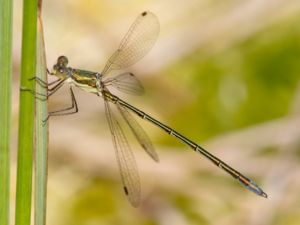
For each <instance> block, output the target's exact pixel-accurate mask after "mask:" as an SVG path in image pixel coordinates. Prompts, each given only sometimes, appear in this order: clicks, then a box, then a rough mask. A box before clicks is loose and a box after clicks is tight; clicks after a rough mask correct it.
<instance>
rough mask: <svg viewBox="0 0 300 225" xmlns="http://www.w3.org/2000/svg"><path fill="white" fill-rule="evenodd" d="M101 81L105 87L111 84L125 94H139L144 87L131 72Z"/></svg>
mask: <svg viewBox="0 0 300 225" xmlns="http://www.w3.org/2000/svg"><path fill="white" fill-rule="evenodd" d="M103 83H104V85H105V86H106V87H107V86H110V85H111V86H112V87H114V88H116V89H118V90H119V91H122V92H124V93H127V94H133V95H141V94H143V93H144V87H143V86H142V84H141V82H140V81H139V80H138V79H137V78H136V76H134V75H133V74H132V73H122V74H119V75H117V76H115V77H112V78H108V79H106V80H105V81H103Z"/></svg>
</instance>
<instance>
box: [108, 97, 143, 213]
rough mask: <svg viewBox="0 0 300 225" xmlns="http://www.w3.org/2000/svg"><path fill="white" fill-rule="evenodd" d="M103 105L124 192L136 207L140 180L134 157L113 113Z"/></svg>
mask: <svg viewBox="0 0 300 225" xmlns="http://www.w3.org/2000/svg"><path fill="white" fill-rule="evenodd" d="M104 103H105V115H106V118H107V121H108V124H109V128H110V131H111V135H112V139H113V143H114V147H115V152H116V158H117V162H118V166H119V170H120V174H121V179H122V182H123V185H124V192H125V194H126V196H127V197H128V199H129V201H130V203H131V204H132V205H133V206H134V207H137V206H138V205H139V203H140V196H141V188H140V178H139V174H138V170H137V165H136V162H135V159H134V155H133V153H132V151H131V149H130V146H129V144H128V142H127V139H126V137H125V135H124V133H123V130H122V128H121V127H120V124H119V122H118V120H117V119H116V117H115V116H114V114H113V112H112V111H111V109H110V105H109V102H107V101H104Z"/></svg>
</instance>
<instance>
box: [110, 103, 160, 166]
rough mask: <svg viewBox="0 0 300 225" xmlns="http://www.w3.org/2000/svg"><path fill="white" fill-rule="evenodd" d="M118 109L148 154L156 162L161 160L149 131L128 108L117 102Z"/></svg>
mask: <svg viewBox="0 0 300 225" xmlns="http://www.w3.org/2000/svg"><path fill="white" fill-rule="evenodd" d="M116 105H117V107H118V110H119V111H120V113H121V115H122V116H123V118H124V119H125V121H126V123H127V124H128V126H129V127H130V129H131V131H132V132H133V134H134V136H135V137H136V139H137V140H138V142H139V143H140V145H141V146H142V147H143V149H144V150H145V151H146V152H147V153H148V155H149V156H150V157H151V158H152V159H153V160H154V161H156V162H158V161H159V158H158V155H157V153H156V151H155V149H154V147H153V145H152V142H151V140H150V138H149V137H148V135H147V133H146V132H145V131H144V129H143V128H142V127H141V126H140V125H139V124H138V122H137V121H136V120H135V119H134V118H133V116H132V115H131V114H130V113H129V112H128V110H127V109H126V108H124V107H123V106H121V105H120V104H116Z"/></svg>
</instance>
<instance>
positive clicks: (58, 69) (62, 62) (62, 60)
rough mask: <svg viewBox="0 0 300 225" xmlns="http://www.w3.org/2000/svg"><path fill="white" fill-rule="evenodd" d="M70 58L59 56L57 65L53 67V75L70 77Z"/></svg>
mask: <svg viewBox="0 0 300 225" xmlns="http://www.w3.org/2000/svg"><path fill="white" fill-rule="evenodd" d="M67 65H68V58H67V57H66V56H63V55H62V56H59V57H58V59H57V63H56V64H55V65H54V66H53V75H55V76H57V77H59V78H64V77H66V76H68V68H67Z"/></svg>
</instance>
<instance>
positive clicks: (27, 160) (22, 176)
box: [15, 0, 37, 225]
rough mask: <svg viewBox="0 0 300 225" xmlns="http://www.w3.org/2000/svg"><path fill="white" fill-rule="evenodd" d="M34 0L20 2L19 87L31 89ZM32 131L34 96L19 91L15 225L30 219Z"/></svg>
mask: <svg viewBox="0 0 300 225" xmlns="http://www.w3.org/2000/svg"><path fill="white" fill-rule="evenodd" d="M36 30H37V0H24V2H23V31H22V61H21V87H22V88H28V89H31V90H34V87H35V82H34V81H29V79H30V78H32V77H33V76H35V69H36V68H35V66H36V35H37V32H36ZM33 132H34V95H33V94H32V93H30V92H28V91H21V92H20V110H19V143H18V144H19V145H18V164H17V192H16V214H15V224H16V225H29V224H30V216H31V193H32V191H31V189H32V162H33V150H34V143H33Z"/></svg>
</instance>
